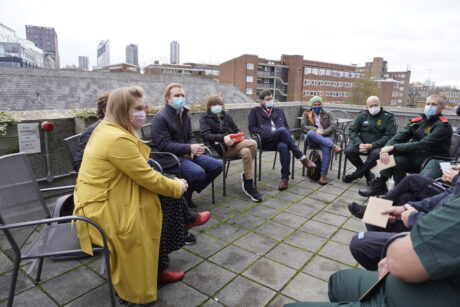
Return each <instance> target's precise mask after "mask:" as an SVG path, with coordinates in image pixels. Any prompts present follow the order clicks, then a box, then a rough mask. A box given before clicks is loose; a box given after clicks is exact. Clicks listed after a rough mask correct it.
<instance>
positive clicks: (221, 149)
mask: <svg viewBox="0 0 460 307" xmlns="http://www.w3.org/2000/svg"><path fill="white" fill-rule="evenodd" d="M214 146H216V147H218V148H219V149H220V152H221V153H222V157H224V156H225V154H226V153H225V147H224V145H223V144H222V143H220V142H214ZM216 151H217V150H216ZM217 153H219V151H217Z"/></svg>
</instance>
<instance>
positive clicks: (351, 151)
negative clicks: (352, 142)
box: [343, 146, 358, 157]
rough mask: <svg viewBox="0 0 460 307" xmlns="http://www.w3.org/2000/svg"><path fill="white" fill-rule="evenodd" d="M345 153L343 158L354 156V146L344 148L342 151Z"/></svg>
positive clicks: (355, 151)
mask: <svg viewBox="0 0 460 307" xmlns="http://www.w3.org/2000/svg"><path fill="white" fill-rule="evenodd" d="M343 152H344V153H345V156H347V157H349V156H356V155H357V153H358V151H357V150H356V149H355V147H354V146H348V147H347V148H345V150H344V151H343Z"/></svg>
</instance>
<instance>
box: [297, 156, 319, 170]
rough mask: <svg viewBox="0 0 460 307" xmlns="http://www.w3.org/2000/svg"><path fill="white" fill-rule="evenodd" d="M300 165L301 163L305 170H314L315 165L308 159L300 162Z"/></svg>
mask: <svg viewBox="0 0 460 307" xmlns="http://www.w3.org/2000/svg"><path fill="white" fill-rule="evenodd" d="M300 163H302V164H303V166H305V167H306V168H315V167H316V164H315V163H313V161H312V160H310V159H308V158H305V159H303V160H301V161H300Z"/></svg>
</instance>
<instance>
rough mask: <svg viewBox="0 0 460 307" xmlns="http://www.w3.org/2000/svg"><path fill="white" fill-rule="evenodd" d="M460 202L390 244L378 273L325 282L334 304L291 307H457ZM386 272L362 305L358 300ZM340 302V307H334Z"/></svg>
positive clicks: (341, 275)
mask: <svg viewBox="0 0 460 307" xmlns="http://www.w3.org/2000/svg"><path fill="white" fill-rule="evenodd" d="M459 217H460V197H457V198H454V199H452V200H451V201H449V202H447V203H446V204H444V205H443V206H441V207H439V208H438V209H437V210H434V211H433V212H431V213H429V214H427V215H426V216H424V217H423V218H422V219H420V221H419V222H418V223H417V224H416V225H415V226H414V228H413V229H412V231H411V232H410V233H409V235H406V236H404V237H400V238H398V239H396V240H394V241H392V242H391V243H390V244H389V246H388V249H387V253H386V257H385V258H384V259H382V260H381V261H380V262H379V272H378V273H377V272H371V271H364V270H358V269H355V270H342V271H339V272H337V273H335V274H333V275H332V276H331V277H330V278H329V300H330V301H331V302H332V303H293V304H287V305H285V306H286V307H301V306H302V307H304V306H305V307H307V306H311V307H313V306H315V307H316V306H317V307H320V306H395V307H398V306H404V307H406V306H417V307H425V306H427V307H432V306H442V307H448V306H452V307H454V306H460V236H459V235H458V234H459V233H460V222H459ZM385 272H390V274H389V275H388V277H387V278H386V280H385V281H384V283H382V284H381V285H380V287H379V288H378V289H377V291H376V292H375V293H374V294H372V295H371V296H370V297H369V298H368V299H367V300H365V301H364V302H363V303H360V302H359V298H360V297H361V296H362V295H363V294H364V293H365V292H366V291H367V290H368V289H369V288H370V287H371V286H372V285H373V284H374V283H375V282H376V281H377V278H378V276H382V275H383V274H384V273H385ZM338 302H340V303H338Z"/></svg>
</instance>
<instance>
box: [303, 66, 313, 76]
mask: <svg viewBox="0 0 460 307" xmlns="http://www.w3.org/2000/svg"><path fill="white" fill-rule="evenodd" d="M303 72H304V74H305V75H309V74H311V68H310V67H305V69H304V71H303Z"/></svg>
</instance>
